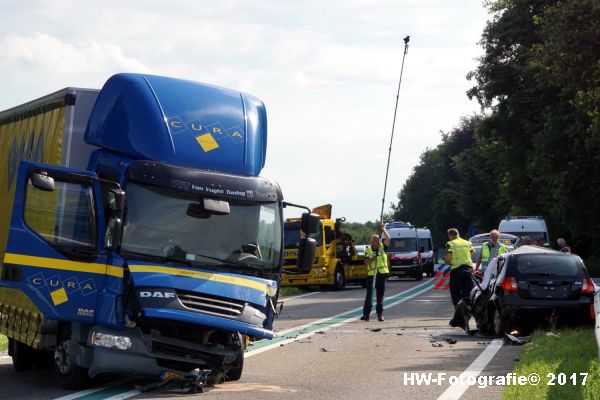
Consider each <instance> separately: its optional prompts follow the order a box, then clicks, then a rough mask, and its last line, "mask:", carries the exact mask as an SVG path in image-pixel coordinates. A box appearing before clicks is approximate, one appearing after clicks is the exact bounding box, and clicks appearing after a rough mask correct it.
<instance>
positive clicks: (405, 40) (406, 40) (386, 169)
mask: <svg viewBox="0 0 600 400" xmlns="http://www.w3.org/2000/svg"><path fill="white" fill-rule="evenodd" d="M409 41H410V36H407V37H405V38H404V55H403V56H402V67H401V68H400V79H399V80H398V93H397V94H396V107H395V108H394V121H393V122H392V135H391V137H390V148H389V150H388V159H387V167H386V168H385V183H384V185H383V198H382V199H381V214H379V222H383V208H384V206H385V192H386V189H387V181H388V172H389V170H390V157H391V156H392V143H393V141H394V128H395V126H396V113H397V112H398V99H399V98H400V85H401V84H402V72H404V58H406V53H408V42H409Z"/></svg>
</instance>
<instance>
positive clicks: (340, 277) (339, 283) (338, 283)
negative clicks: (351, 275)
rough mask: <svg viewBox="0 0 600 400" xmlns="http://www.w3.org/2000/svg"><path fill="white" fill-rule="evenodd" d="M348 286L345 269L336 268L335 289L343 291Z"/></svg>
mask: <svg viewBox="0 0 600 400" xmlns="http://www.w3.org/2000/svg"><path fill="white" fill-rule="evenodd" d="M345 286H346V277H345V276H344V268H343V267H341V266H339V265H338V266H337V267H336V268H335V282H334V283H333V288H334V289H335V290H342V289H343V288H344V287H345Z"/></svg>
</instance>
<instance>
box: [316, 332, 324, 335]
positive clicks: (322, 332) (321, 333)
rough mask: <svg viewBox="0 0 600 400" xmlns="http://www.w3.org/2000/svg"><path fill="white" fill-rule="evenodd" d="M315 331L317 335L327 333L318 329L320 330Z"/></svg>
mask: <svg viewBox="0 0 600 400" xmlns="http://www.w3.org/2000/svg"><path fill="white" fill-rule="evenodd" d="M315 333H316V334H317V335H324V334H325V331H318V332H315Z"/></svg>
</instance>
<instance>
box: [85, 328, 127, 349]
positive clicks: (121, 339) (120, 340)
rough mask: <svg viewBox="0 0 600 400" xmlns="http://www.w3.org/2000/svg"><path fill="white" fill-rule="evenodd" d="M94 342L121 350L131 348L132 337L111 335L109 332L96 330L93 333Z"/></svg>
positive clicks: (94, 343)
mask: <svg viewBox="0 0 600 400" xmlns="http://www.w3.org/2000/svg"><path fill="white" fill-rule="evenodd" d="M91 342H92V344H93V345H94V346H99V347H107V348H109V349H110V348H113V347H115V348H117V349H119V350H127V349H130V348H131V345H132V342H131V339H130V338H128V337H127V336H117V335H109V334H108V333H101V332H94V333H92V340H91Z"/></svg>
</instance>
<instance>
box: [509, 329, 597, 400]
mask: <svg viewBox="0 0 600 400" xmlns="http://www.w3.org/2000/svg"><path fill="white" fill-rule="evenodd" d="M514 373H515V374H516V375H517V376H530V374H533V373H535V374H538V375H539V377H540V378H541V379H540V383H539V384H538V385H531V384H528V385H523V386H518V385H515V386H506V387H505V388H504V390H503V391H502V397H501V398H502V400H521V399H527V400H538V399H540V400H541V399H550V400H564V399H569V400H576V399H585V400H588V399H590V400H592V399H599V398H600V362H599V361H598V349H597V347H596V339H595V337H594V330H593V329H592V328H586V329H564V330H559V331H557V332H556V333H554V332H544V331H541V330H538V331H536V332H535V333H534V334H533V337H532V338H531V341H530V342H529V343H527V344H526V345H525V348H524V349H523V352H522V353H521V356H520V357H519V362H518V363H517V365H516V366H515V368H514ZM581 373H588V376H587V380H586V382H585V385H584V384H583V378H584V376H583V375H582V374H581ZM552 374H553V375H554V376H555V377H556V378H555V379H554V381H553V382H550V380H551V378H552ZM550 383H554V385H552V384H550ZM574 383H576V384H574Z"/></svg>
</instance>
